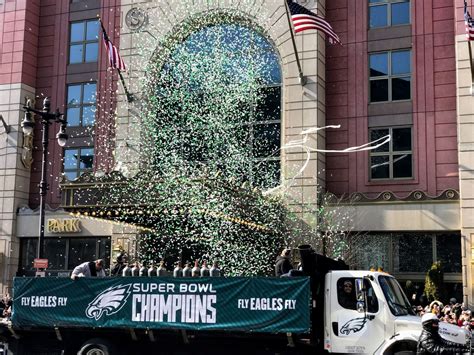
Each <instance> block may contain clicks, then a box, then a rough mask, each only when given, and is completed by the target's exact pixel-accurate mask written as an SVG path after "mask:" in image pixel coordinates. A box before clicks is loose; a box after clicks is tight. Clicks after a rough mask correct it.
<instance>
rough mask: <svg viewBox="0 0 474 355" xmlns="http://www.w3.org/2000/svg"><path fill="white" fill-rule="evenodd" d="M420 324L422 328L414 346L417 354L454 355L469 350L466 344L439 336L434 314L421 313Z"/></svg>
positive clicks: (437, 320) (436, 319) (437, 322)
mask: <svg viewBox="0 0 474 355" xmlns="http://www.w3.org/2000/svg"><path fill="white" fill-rule="evenodd" d="M421 324H422V327H423V330H422V331H421V335H420V338H419V339H418V345H417V347H416V354H417V355H428V354H443V355H449V354H453V355H456V354H459V353H463V352H469V348H468V347H467V345H461V344H456V343H451V342H448V341H446V340H444V339H443V338H441V336H440V335H439V332H438V330H439V328H438V326H439V319H438V317H437V316H436V315H435V314H433V313H426V314H425V315H423V317H421Z"/></svg>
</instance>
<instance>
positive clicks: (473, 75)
mask: <svg viewBox="0 0 474 355" xmlns="http://www.w3.org/2000/svg"><path fill="white" fill-rule="evenodd" d="M466 11H467V2H466V0H464V12H466ZM464 21H466V19H465V20H464ZM466 33H467V34H468V36H467V37H468V38H467V48H468V50H469V68H471V94H472V95H474V67H473V65H472V48H471V38H470V37H471V36H470V33H469V32H466Z"/></svg>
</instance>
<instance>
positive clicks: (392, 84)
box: [369, 50, 411, 102]
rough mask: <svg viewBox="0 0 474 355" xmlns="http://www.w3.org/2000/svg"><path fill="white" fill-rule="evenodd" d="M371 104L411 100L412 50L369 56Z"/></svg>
mask: <svg viewBox="0 0 474 355" xmlns="http://www.w3.org/2000/svg"><path fill="white" fill-rule="evenodd" d="M369 73H370V74H369V75H370V80H369V91H370V102H390V101H402V100H410V99H411V50H401V51H392V52H380V53H371V54H369Z"/></svg>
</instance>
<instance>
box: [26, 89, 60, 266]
mask: <svg viewBox="0 0 474 355" xmlns="http://www.w3.org/2000/svg"><path fill="white" fill-rule="evenodd" d="M23 108H24V109H25V117H24V119H23V121H22V122H21V127H22V129H23V133H24V134H25V135H29V134H32V133H33V129H34V126H35V122H34V121H33V119H32V113H33V114H36V115H38V116H40V117H41V125H42V130H43V140H42V144H43V161H42V164H41V182H40V184H39V188H40V222H39V223H40V224H39V239H38V249H37V258H38V259H42V258H43V254H44V245H43V244H44V209H45V204H46V199H45V197H46V191H48V183H47V182H46V171H47V165H46V161H47V159H48V139H49V125H50V124H51V122H58V123H60V124H61V126H60V128H59V132H58V133H57V134H56V139H57V140H58V144H59V146H61V147H64V146H65V145H66V142H67V138H68V136H67V134H66V126H67V121H66V119H65V118H64V117H63V116H64V115H63V114H61V113H59V109H56V111H55V112H54V113H50V112H49V111H50V109H51V100H50V99H49V97H46V98H45V99H44V101H43V110H42V111H39V110H35V109H34V108H32V107H31V101H30V100H28V101H27V102H26V106H23Z"/></svg>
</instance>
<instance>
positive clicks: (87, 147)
mask: <svg viewBox="0 0 474 355" xmlns="http://www.w3.org/2000/svg"><path fill="white" fill-rule="evenodd" d="M83 149H92V151H93V154H92V168H90V169H89V168H88V169H81V167H80V159H77V164H76V169H66V167H65V163H66V161H65V159H66V151H68V150H69V151H72V150H77V152H78V158H79V157H80V156H81V151H82V150H83ZM95 156H96V151H95V147H94V146H84V147H67V148H64V149H63V174H64V176H66V173H69V172H76V173H77V176H76V177H75V178H74V179H73V180H75V179H77V178H78V177H80V176H81V175H82V174H84V173H86V172H89V171H93V170H94V164H95ZM66 178H67V176H66ZM67 179H68V178H67ZM68 180H69V179H68ZM70 181H71V180H70Z"/></svg>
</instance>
